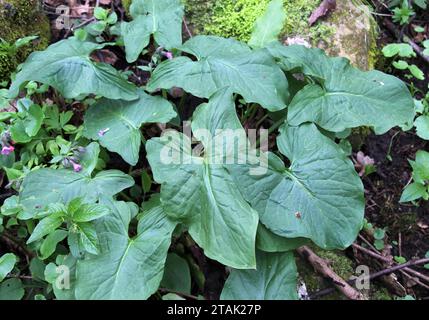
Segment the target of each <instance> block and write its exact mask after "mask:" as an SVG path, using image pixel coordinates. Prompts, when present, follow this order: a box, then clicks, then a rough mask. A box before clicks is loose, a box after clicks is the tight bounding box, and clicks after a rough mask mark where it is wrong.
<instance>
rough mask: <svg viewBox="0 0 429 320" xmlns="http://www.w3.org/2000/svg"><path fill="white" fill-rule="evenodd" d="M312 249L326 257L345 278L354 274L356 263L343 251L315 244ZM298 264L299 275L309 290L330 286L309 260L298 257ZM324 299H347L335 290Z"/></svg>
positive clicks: (337, 272)
mask: <svg viewBox="0 0 429 320" xmlns="http://www.w3.org/2000/svg"><path fill="white" fill-rule="evenodd" d="M311 249H312V250H313V251H314V253H315V254H317V255H318V256H319V257H321V258H323V259H325V260H326V261H327V262H328V264H329V266H330V267H331V268H332V270H333V271H334V272H335V273H336V274H338V275H339V276H340V277H341V278H343V279H344V280H348V279H350V277H351V276H353V274H354V265H353V261H352V260H350V259H349V258H347V257H346V256H345V255H344V253H343V252H342V251H338V250H334V251H326V250H322V249H320V248H317V247H316V246H315V245H312V246H311ZM297 266H298V271H299V275H300V277H301V278H302V280H303V281H304V283H305V285H306V286H307V291H308V292H309V293H311V292H313V293H314V292H317V291H319V290H323V289H325V288H328V287H330V286H331V285H332V284H330V283H329V282H328V281H326V280H325V279H324V278H323V277H321V276H320V275H318V274H317V273H316V272H315V271H314V270H313V268H312V267H311V265H309V264H308V262H306V261H303V260H302V259H301V258H300V257H297ZM320 299H322V300H341V299H345V297H344V296H343V295H342V294H341V293H339V292H338V291H335V292H334V293H332V294H329V295H326V296H323V297H321V298H320Z"/></svg>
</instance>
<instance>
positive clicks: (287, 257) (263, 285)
mask: <svg viewBox="0 0 429 320" xmlns="http://www.w3.org/2000/svg"><path fill="white" fill-rule="evenodd" d="M296 282H297V271H296V265H295V259H294V256H293V253H291V252H285V253H265V252H261V251H258V252H257V269H256V270H232V271H231V274H230V275H229V277H228V279H227V280H226V283H225V286H224V288H223V290H222V294H221V297H220V298H221V299H222V300H297V299H298V294H297V288H296Z"/></svg>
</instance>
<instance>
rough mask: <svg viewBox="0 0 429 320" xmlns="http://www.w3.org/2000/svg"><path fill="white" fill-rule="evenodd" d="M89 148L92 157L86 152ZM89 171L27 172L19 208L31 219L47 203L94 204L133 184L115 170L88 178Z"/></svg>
mask: <svg viewBox="0 0 429 320" xmlns="http://www.w3.org/2000/svg"><path fill="white" fill-rule="evenodd" d="M93 148H95V149H97V150H96V151H95V153H92V152H90V151H91V150H93ZM98 148H99V147H98V144H97V143H95V142H93V143H91V144H90V145H89V146H88V147H87V152H90V153H91V154H96V159H97V158H98V152H99V149H98ZM93 169H94V168H93V167H92V169H91V170H90V171H88V170H86V171H85V170H83V171H82V172H74V171H72V170H70V169H57V170H55V169H48V168H43V169H38V170H34V171H32V172H30V173H29V174H28V175H27V176H26V177H25V178H24V181H23V183H22V189H21V192H20V194H19V201H20V204H21V205H22V206H23V208H24V210H25V211H26V212H27V214H28V216H27V218H31V217H32V216H34V215H35V214H36V212H37V211H40V210H44V209H45V207H46V206H47V205H48V204H50V203H68V202H69V201H71V200H73V199H75V198H79V197H82V198H84V199H85V202H94V201H97V200H98V199H99V198H100V197H101V196H107V197H109V196H114V195H115V194H117V193H119V192H121V191H122V190H124V189H126V188H129V187H131V186H132V185H133V184H134V180H133V179H132V178H131V177H130V176H128V175H126V174H124V173H123V172H121V171H119V170H107V171H101V172H99V173H97V174H96V175H95V176H94V177H92V170H93Z"/></svg>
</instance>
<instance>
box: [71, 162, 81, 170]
mask: <svg viewBox="0 0 429 320" xmlns="http://www.w3.org/2000/svg"><path fill="white" fill-rule="evenodd" d="M70 162H71V164H72V166H73V171H74V172H80V171H81V170H82V166H81V165H80V164H79V163H76V162H74V161H73V160H70Z"/></svg>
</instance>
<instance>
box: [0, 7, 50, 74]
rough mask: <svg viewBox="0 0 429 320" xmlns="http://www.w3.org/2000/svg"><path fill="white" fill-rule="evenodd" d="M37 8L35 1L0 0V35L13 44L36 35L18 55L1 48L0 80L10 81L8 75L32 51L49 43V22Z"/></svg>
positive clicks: (41, 48) (40, 48)
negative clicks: (20, 39)
mask: <svg viewBox="0 0 429 320" xmlns="http://www.w3.org/2000/svg"><path fill="white" fill-rule="evenodd" d="M40 7H41V6H40V3H39V1H38V0H0V25H1V28H0V38H2V39H4V40H5V41H6V42H8V43H14V42H15V41H16V40H18V39H19V38H23V37H26V36H33V35H37V36H39V38H38V39H37V40H35V41H33V43H32V44H29V45H27V46H25V47H23V48H21V49H20V50H19V51H18V54H17V55H11V54H10V53H8V52H6V51H5V50H2V49H1V48H0V81H4V80H9V77H10V74H11V73H12V72H13V71H14V70H15V69H16V67H17V66H18V64H19V63H22V62H23V61H24V60H25V59H26V58H27V56H28V55H29V54H30V53H31V52H32V51H35V50H43V49H44V48H46V47H47V46H48V44H49V41H50V34H51V32H50V23H49V19H48V18H47V17H46V16H45V15H44V14H43V13H42V12H41V11H40Z"/></svg>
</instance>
